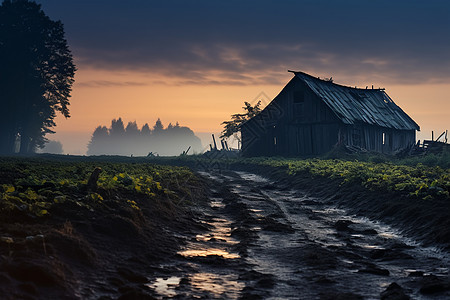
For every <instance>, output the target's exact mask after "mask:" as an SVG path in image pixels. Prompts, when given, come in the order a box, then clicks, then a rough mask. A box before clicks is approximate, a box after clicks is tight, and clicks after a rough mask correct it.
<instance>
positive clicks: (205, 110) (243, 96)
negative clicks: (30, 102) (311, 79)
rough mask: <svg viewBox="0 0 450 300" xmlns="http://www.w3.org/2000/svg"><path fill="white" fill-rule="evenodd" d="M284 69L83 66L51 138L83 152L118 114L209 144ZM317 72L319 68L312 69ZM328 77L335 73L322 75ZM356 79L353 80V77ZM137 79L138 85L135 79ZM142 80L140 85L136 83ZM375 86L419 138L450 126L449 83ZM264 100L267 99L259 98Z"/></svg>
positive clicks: (276, 87)
mask: <svg viewBox="0 0 450 300" xmlns="http://www.w3.org/2000/svg"><path fill="white" fill-rule="evenodd" d="M283 71H284V70H281V71H280V74H279V81H280V82H284V83H280V84H261V85H244V86H239V85H226V84H225V85H219V84H211V85H201V84H199V85H195V84H187V85H179V84H178V83H177V81H178V78H167V77H163V76H159V75H158V74H147V73H141V72H131V71H130V72H127V71H121V72H111V71H103V70H95V69H89V68H86V69H82V68H80V70H79V71H78V73H77V76H76V83H75V85H74V88H73V96H72V101H71V115H72V116H71V117H70V118H69V119H65V118H63V117H58V119H57V124H58V127H57V130H56V134H54V135H51V136H49V138H51V139H56V140H60V141H61V142H62V143H63V145H64V146H65V147H64V149H65V151H66V153H71V154H84V153H85V151H86V149H87V148H86V147H87V143H88V142H89V139H90V137H91V135H92V132H93V130H94V129H95V128H96V127H97V126H98V125H104V126H109V125H110V123H111V120H112V119H113V118H118V117H122V118H123V119H124V121H125V122H128V121H136V122H137V123H138V125H139V126H142V125H144V124H145V123H149V125H150V126H152V125H153V124H154V122H155V121H156V120H157V119H158V118H161V120H162V121H163V124H164V125H166V126H167V125H168V124H169V123H173V124H174V123H176V122H177V121H178V122H179V123H180V124H182V125H185V126H188V127H190V128H191V129H192V130H194V131H195V132H196V133H197V135H198V136H199V137H200V138H201V139H202V143H203V146H204V147H206V146H207V145H208V143H210V142H211V133H220V132H221V131H222V129H223V127H222V125H221V123H222V122H223V121H224V120H227V119H228V118H229V116H230V115H231V114H233V113H236V112H240V111H241V107H242V105H243V101H250V102H251V101H256V100H257V96H258V95H259V94H260V93H261V92H264V93H265V94H266V95H267V96H268V97H269V98H270V99H273V98H274V97H275V96H276V95H277V94H278V93H279V92H280V90H281V89H282V88H283V87H284V84H285V83H287V82H288V81H289V80H290V79H291V77H292V74H291V73H288V72H283ZM310 73H311V74H314V71H311V72H310ZM316 74H317V75H318V76H322V77H329V76H331V75H333V74H320V73H316ZM334 78H336V79H335V80H336V82H338V83H340V84H344V85H349V86H350V85H352V86H353V85H355V84H356V85H358V87H363V88H364V87H365V86H367V85H369V86H371V84H372V82H367V83H365V82H363V81H362V80H359V79H358V78H345V80H340V79H339V77H334ZM352 79H353V80H352ZM133 82H134V84H132V83H133ZM136 83H139V84H136ZM375 86H376V87H379V86H380V87H384V88H386V91H387V93H388V94H389V95H390V96H391V98H392V99H393V100H394V102H395V103H396V104H397V105H399V106H400V107H401V108H402V109H403V110H404V111H405V112H406V113H408V114H409V115H410V116H411V117H412V118H413V119H414V120H415V121H416V122H417V123H418V124H419V125H420V126H421V131H420V132H418V134H417V138H418V139H420V140H423V139H425V138H426V139H429V138H431V130H434V131H435V134H437V133H439V134H440V133H441V132H442V131H444V130H446V129H447V128H448V127H449V125H450V122H449V111H450V101H447V99H448V94H449V91H450V84H444V83H442V84H421V85H406V84H404V85H399V84H389V83H388V82H377V83H375ZM258 99H262V100H263V103H264V104H265V105H266V104H268V99H264V97H260V98H258Z"/></svg>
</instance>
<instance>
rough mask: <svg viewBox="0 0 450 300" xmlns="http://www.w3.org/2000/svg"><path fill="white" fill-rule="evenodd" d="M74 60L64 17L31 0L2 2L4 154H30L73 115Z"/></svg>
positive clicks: (0, 129) (0, 144) (0, 126)
mask: <svg viewBox="0 0 450 300" xmlns="http://www.w3.org/2000/svg"><path fill="white" fill-rule="evenodd" d="M75 71H76V68H75V65H74V63H73V59H72V54H71V52H70V50H69V47H68V45H67V41H66V39H65V38H64V27H63V24H62V23H61V22H60V21H52V20H50V19H49V17H47V16H46V15H45V14H44V12H43V11H42V10H41V6H40V5H39V4H36V3H35V2H34V1H28V0H13V1H11V0H4V1H3V3H2V4H1V5H0V106H1V109H0V154H8V153H14V152H19V151H20V152H21V153H31V152H34V151H35V150H36V149H37V148H42V147H43V146H44V144H45V143H46V142H47V139H46V138H45V135H46V134H48V133H54V132H53V130H52V128H53V127H54V126H55V125H56V124H55V122H54V119H55V117H56V113H57V112H60V113H61V114H62V115H63V116H64V117H66V118H68V117H69V116H70V115H69V98H70V93H71V88H72V84H73V82H74V75H75Z"/></svg>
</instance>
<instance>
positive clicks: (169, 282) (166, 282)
mask: <svg viewBox="0 0 450 300" xmlns="http://www.w3.org/2000/svg"><path fill="white" fill-rule="evenodd" d="M180 281H181V278H180V277H176V276H172V277H169V278H156V280H155V281H154V282H153V283H150V284H147V286H148V287H149V288H151V289H153V290H155V292H157V293H158V294H159V295H164V296H166V297H174V296H176V294H177V293H176V292H175V288H176V287H177V286H178V285H179V284H180Z"/></svg>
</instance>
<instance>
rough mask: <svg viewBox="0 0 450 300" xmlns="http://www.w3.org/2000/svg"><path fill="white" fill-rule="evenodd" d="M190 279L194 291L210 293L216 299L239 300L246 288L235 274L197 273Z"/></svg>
mask: <svg viewBox="0 0 450 300" xmlns="http://www.w3.org/2000/svg"><path fill="white" fill-rule="evenodd" d="M189 279H190V283H191V286H192V287H193V288H194V289H197V290H200V291H205V292H208V293H209V294H210V296H213V297H214V298H217V297H220V298H221V299H238V298H239V296H240V292H241V290H242V289H243V288H244V287H245V284H244V283H243V282H239V281H237V279H238V276H237V275H234V274H230V275H222V274H213V273H196V274H193V275H192V276H190V277H189Z"/></svg>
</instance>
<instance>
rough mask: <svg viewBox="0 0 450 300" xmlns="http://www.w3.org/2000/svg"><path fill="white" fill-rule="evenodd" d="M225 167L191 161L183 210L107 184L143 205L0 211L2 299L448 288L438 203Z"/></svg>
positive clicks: (310, 295) (390, 295)
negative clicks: (1, 215)
mask: <svg viewBox="0 0 450 300" xmlns="http://www.w3.org/2000/svg"><path fill="white" fill-rule="evenodd" d="M233 169H234V170H222V171H198V176H199V177H201V178H202V182H203V186H201V187H200V188H199V192H198V194H197V195H194V196H195V197H194V198H195V199H196V201H195V202H194V203H193V204H192V205H190V206H187V205H184V206H183V205H177V204H175V203H172V202H168V201H166V200H165V199H160V200H159V201H147V200H148V199H145V198H142V199H140V198H136V195H135V194H133V195H128V194H126V193H117V194H114V195H109V197H116V199H117V198H118V199H130V197H133V198H132V199H133V200H134V201H136V202H137V203H138V206H139V207H140V208H141V210H140V211H137V210H135V209H132V208H130V207H129V206H128V205H120V204H118V203H121V201H119V202H117V201H111V202H108V198H107V197H104V198H105V200H104V201H105V202H104V206H103V208H102V209H98V210H95V211H90V210H88V209H86V208H84V207H80V206H77V205H76V204H74V203H60V204H58V205H54V208H52V210H51V211H50V216H49V217H47V218H45V219H44V222H42V218H39V219H38V218H30V217H28V216H26V215H25V214H21V213H20V212H18V211H16V212H15V213H14V214H12V215H9V216H5V219H3V220H2V222H1V223H0V255H1V256H0V295H2V298H3V299H52V298H54V299H164V298H176V299H190V298H202V299H280V298H281V299H410V298H412V299H448V298H450V279H449V265H450V258H449V251H448V250H449V249H450V248H449V247H448V246H449V245H450V240H449V238H450V237H449V235H448V231H447V230H448V229H449V228H450V224H449V223H448V222H449V220H450V218H447V215H448V213H449V211H450V210H443V207H444V208H445V207H447V206H445V205H448V204H437V205H436V206H435V207H432V208H428V209H427V210H424V206H423V204H421V203H411V202H410V200H409V199H407V198H404V197H402V196H398V197H395V195H379V194H375V193H371V192H368V191H366V190H363V189H362V188H360V187H354V186H353V187H349V186H348V187H347V186H342V185H340V183H339V182H337V181H330V180H325V179H317V178H315V179H312V178H310V177H308V176H307V175H306V174H303V175H302V174H299V175H298V176H296V177H288V176H286V175H285V173H284V172H283V170H274V169H269V168H253V169H252V168H249V167H248V166H246V167H243V166H233ZM239 169H240V170H241V171H237V170H239ZM244 169H245V170H244ZM255 173H258V174H260V175H263V176H264V177H261V176H259V175H256V174H255ZM123 202H125V201H123ZM380 221H382V222H380Z"/></svg>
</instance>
